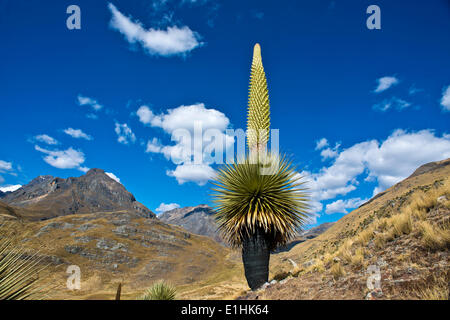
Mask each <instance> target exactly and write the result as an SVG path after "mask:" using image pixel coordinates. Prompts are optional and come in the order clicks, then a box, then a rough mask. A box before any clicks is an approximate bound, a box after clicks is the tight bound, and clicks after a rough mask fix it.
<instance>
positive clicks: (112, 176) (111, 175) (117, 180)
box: [105, 172, 120, 183]
mask: <svg viewBox="0 0 450 320" xmlns="http://www.w3.org/2000/svg"><path fill="white" fill-rule="evenodd" d="M105 174H106V175H107V176H108V177H110V178H111V179H113V180H115V181H116V182H118V183H120V179H119V178H118V177H117V176H116V175H115V174H114V173H112V172H105Z"/></svg>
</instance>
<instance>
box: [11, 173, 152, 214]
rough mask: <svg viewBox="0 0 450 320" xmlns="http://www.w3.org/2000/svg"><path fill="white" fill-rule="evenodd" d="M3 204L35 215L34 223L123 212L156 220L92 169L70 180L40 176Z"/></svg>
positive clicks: (115, 183) (105, 175)
mask: <svg viewBox="0 0 450 320" xmlns="http://www.w3.org/2000/svg"><path fill="white" fill-rule="evenodd" d="M2 201H4V202H6V203H8V204H9V205H13V206H17V207H23V208H26V209H30V210H28V211H34V212H36V216H35V217H34V218H35V219H48V218H51V217H55V216H61V215H67V214H75V213H92V212H112V211H124V210H125V211H131V212H133V213H135V214H137V215H140V216H144V217H155V214H154V213H153V212H151V211H150V210H149V209H148V208H146V207H145V206H144V205H143V204H141V203H139V202H137V201H136V199H135V197H134V196H133V195H132V194H131V193H130V192H128V191H127V190H126V189H125V187H124V186H123V185H122V184H121V183H118V182H117V181H115V180H114V179H112V178H110V177H109V176H108V175H107V174H106V173H105V171H104V170H102V169H90V170H89V171H88V172H87V173H86V174H84V175H82V176H80V177H69V178H67V179H64V178H58V177H56V178H55V177H53V176H50V175H46V176H39V177H37V178H35V179H33V180H32V181H31V182H30V183H28V184H27V185H24V186H23V187H22V188H20V189H18V190H16V191H14V192H11V193H7V194H5V195H3V197H2Z"/></svg>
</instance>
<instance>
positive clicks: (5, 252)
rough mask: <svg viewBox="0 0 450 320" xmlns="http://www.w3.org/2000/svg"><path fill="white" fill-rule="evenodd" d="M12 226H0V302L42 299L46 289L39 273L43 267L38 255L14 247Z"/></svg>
mask: <svg viewBox="0 0 450 320" xmlns="http://www.w3.org/2000/svg"><path fill="white" fill-rule="evenodd" d="M14 228H15V225H14V224H10V223H4V224H1V225H0V300H23V299H43V298H45V297H46V296H47V292H48V289H49V286H48V285H43V283H42V280H43V278H40V277H39V273H41V271H43V270H45V269H46V267H47V265H46V264H45V263H44V262H43V261H42V257H41V256H39V255H38V253H34V254H29V253H28V251H27V250H26V249H25V248H24V247H22V246H21V245H20V244H18V238H17V236H16V234H15V230H14Z"/></svg>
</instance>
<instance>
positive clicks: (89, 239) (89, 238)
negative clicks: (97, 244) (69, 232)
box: [75, 236, 94, 243]
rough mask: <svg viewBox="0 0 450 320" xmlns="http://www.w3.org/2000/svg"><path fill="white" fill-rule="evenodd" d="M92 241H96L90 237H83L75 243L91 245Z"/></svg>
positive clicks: (76, 239) (77, 238)
mask: <svg viewBox="0 0 450 320" xmlns="http://www.w3.org/2000/svg"><path fill="white" fill-rule="evenodd" d="M92 240H94V238H92V237H88V236H82V237H76V238H75V242H81V243H89V242H91V241H92Z"/></svg>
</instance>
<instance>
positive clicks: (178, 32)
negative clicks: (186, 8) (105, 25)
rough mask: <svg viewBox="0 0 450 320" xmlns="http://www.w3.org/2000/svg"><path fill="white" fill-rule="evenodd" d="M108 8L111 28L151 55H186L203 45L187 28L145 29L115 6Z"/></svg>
mask: <svg viewBox="0 0 450 320" xmlns="http://www.w3.org/2000/svg"><path fill="white" fill-rule="evenodd" d="M108 8H109V10H110V11H111V14H112V19H111V21H110V26H111V28H112V29H114V30H117V31H119V32H120V33H121V34H123V35H124V36H125V39H126V40H127V41H128V42H129V43H131V44H135V43H138V44H140V45H141V46H142V47H143V48H144V49H145V51H146V52H148V53H149V54H151V55H160V56H165V57H168V56H173V55H180V54H186V53H188V52H190V51H192V50H193V49H195V48H197V47H199V46H201V45H202V43H201V42H200V36H199V35H198V33H196V32H194V31H192V30H191V29H190V28H189V27H187V26H183V27H177V26H171V27H168V28H167V29H166V30H162V29H153V28H150V29H145V28H144V26H143V25H142V23H140V22H139V21H132V19H131V18H129V17H127V16H125V15H123V14H122V13H121V12H120V11H119V10H117V8H116V7H115V6H114V5H113V4H111V3H109V4H108Z"/></svg>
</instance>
